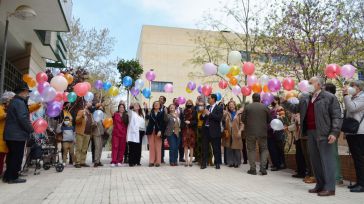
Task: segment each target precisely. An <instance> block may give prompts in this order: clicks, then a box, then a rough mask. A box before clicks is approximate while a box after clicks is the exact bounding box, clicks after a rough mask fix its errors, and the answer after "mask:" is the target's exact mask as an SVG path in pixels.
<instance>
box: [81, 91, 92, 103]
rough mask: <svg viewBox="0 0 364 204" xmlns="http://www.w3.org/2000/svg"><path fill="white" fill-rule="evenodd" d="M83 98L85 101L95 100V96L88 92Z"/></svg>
mask: <svg viewBox="0 0 364 204" xmlns="http://www.w3.org/2000/svg"><path fill="white" fill-rule="evenodd" d="M83 98H84V99H85V101H87V102H91V101H92V100H94V94H93V93H91V92H87V94H86V95H85V96H84V97H83Z"/></svg>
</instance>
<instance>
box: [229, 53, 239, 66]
mask: <svg viewBox="0 0 364 204" xmlns="http://www.w3.org/2000/svg"><path fill="white" fill-rule="evenodd" d="M228 60H229V64H231V65H240V64H241V53H240V52H239V51H231V52H230V53H229V56H228Z"/></svg>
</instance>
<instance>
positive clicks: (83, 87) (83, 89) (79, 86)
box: [73, 82, 89, 97]
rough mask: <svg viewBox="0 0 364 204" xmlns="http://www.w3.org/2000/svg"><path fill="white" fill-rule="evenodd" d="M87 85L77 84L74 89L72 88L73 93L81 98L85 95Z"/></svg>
mask: <svg viewBox="0 0 364 204" xmlns="http://www.w3.org/2000/svg"><path fill="white" fill-rule="evenodd" d="M88 88H89V87H88V85H87V84H86V83H83V82H81V83H77V84H76V85H75V86H74V87H73V91H74V92H75V93H76V94H77V96H79V97H83V96H85V95H86V94H87V92H88Z"/></svg>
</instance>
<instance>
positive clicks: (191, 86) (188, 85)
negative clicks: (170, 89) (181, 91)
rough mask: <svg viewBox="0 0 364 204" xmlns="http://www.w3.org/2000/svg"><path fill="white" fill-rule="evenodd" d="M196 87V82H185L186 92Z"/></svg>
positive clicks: (190, 91)
mask: <svg viewBox="0 0 364 204" xmlns="http://www.w3.org/2000/svg"><path fill="white" fill-rule="evenodd" d="M195 89H196V83H195V82H193V81H190V82H188V83H187V86H186V92H187V93H192V91H194V90H195Z"/></svg>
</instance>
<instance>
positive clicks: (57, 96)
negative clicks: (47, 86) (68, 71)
mask: <svg viewBox="0 0 364 204" xmlns="http://www.w3.org/2000/svg"><path fill="white" fill-rule="evenodd" d="M54 100H55V101H62V100H63V93H62V92H57V93H56V97H54Z"/></svg>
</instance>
